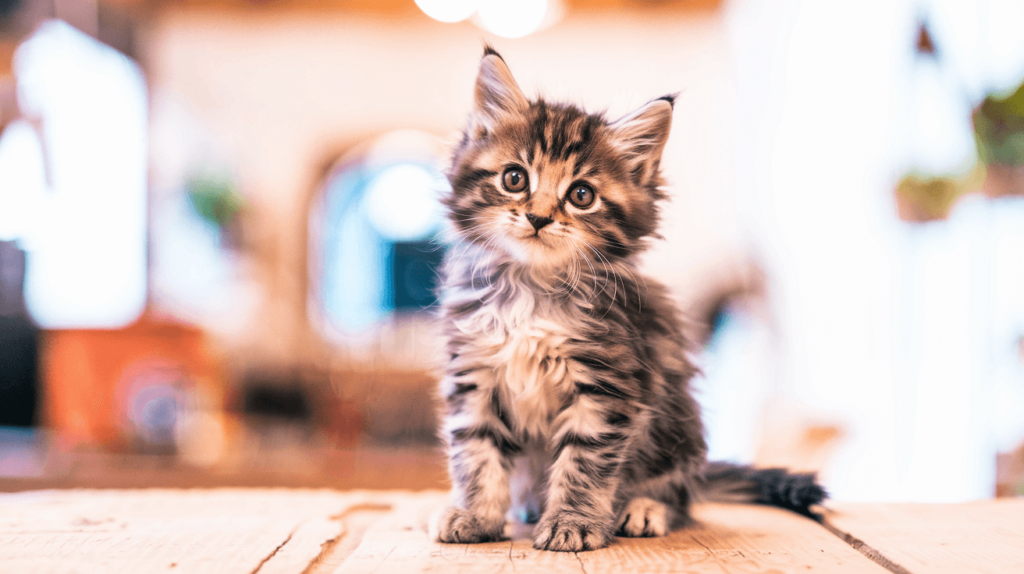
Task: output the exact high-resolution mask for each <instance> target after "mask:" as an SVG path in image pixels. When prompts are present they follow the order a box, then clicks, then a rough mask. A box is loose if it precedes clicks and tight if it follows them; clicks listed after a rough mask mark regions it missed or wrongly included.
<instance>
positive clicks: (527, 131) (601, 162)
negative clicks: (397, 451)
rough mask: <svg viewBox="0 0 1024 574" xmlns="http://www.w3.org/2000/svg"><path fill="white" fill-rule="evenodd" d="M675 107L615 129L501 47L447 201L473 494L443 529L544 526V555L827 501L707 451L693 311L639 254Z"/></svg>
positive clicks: (462, 429) (456, 431)
mask: <svg viewBox="0 0 1024 574" xmlns="http://www.w3.org/2000/svg"><path fill="white" fill-rule="evenodd" d="M672 105H673V96H665V97H662V98H658V99H656V100H653V101H651V102H649V103H648V104H646V105H644V106H643V107H641V108H640V109H639V110H637V111H635V112H633V113H632V114H630V115H628V116H626V117H625V118H622V119H620V120H618V121H615V122H609V121H607V120H606V119H605V118H604V117H602V116H601V115H595V114H588V113H586V112H584V111H582V110H580V109H578V108H576V107H574V106H571V105H564V104H552V103H548V102H545V101H544V100H542V99H537V100H535V101H530V100H528V99H527V98H526V97H525V96H524V95H523V92H522V91H520V89H519V87H518V86H517V84H516V82H515V80H514V79H513V77H512V74H511V72H510V71H509V69H508V67H507V66H506V65H505V62H504V60H503V59H502V58H501V56H500V55H498V53H497V52H495V51H494V50H493V49H491V48H489V47H488V48H486V49H485V51H484V56H483V60H482V61H481V64H480V71H479V75H478V77H477V81H476V92H475V98H474V108H473V111H472V114H471V117H470V121H469V124H468V126H467V128H466V129H465V132H464V134H463V138H462V141H461V142H460V143H459V144H458V146H457V147H456V149H455V152H454V156H453V159H452V165H451V169H450V172H449V180H450V181H451V186H452V192H451V195H450V196H448V197H447V198H446V201H445V203H446V206H447V208H448V213H449V218H450V219H451V221H452V223H453V227H454V229H455V233H456V234H457V236H458V239H459V241H460V243H459V244H458V245H457V246H456V247H455V248H453V249H452V250H450V255H449V257H448V259H447V261H446V264H445V279H444V284H443V286H442V288H441V305H442V313H443V321H444V327H445V329H446V335H447V338H448V343H447V344H448V347H447V348H448V351H449V353H450V357H451V361H450V362H449V364H448V366H447V369H446V372H445V376H444V377H443V379H442V381H441V392H442V395H443V397H444V401H445V408H446V413H445V420H444V424H443V428H442V430H441V434H442V437H443V439H444V440H445V442H446V444H447V447H448V455H449V472H450V474H451V479H452V484H453V495H454V498H455V505H454V506H452V507H450V508H447V509H445V510H443V511H441V512H440V513H438V514H436V515H435V516H434V517H433V519H432V524H431V534H432V536H433V537H434V538H435V539H436V540H439V541H442V542H460V543H466V542H483V541H489V540H496V539H500V538H502V536H503V529H504V526H505V521H506V515H507V514H509V515H511V516H512V517H513V518H518V519H520V520H523V521H525V522H533V521H538V519H539V521H538V522H537V526H536V528H535V530H534V547H536V548H538V549H547V550H561V551H578V550H590V549H595V548H601V547H603V546H605V545H607V544H608V543H609V541H610V540H611V538H612V536H613V535H616V534H618V535H621V536H661V535H664V534H666V533H667V532H668V531H669V530H670V529H671V528H673V527H675V526H680V525H683V524H685V523H686V522H687V520H688V518H689V514H688V507H689V503H690V501H691V499H692V498H693V497H694V496H697V495H700V494H701V493H705V494H707V493H708V492H711V491H715V492H718V493H719V495H725V497H727V498H730V499H732V500H745V501H749V502H762V503H768V504H776V505H779V506H783V507H786V508H790V509H793V510H796V511H798V512H802V513H804V514H809V513H810V510H809V509H808V507H809V506H810V505H812V504H816V503H818V502H820V501H821V500H822V499H823V497H824V491H823V490H822V489H821V487H820V486H818V485H816V484H815V483H814V479H813V477H812V476H810V475H790V474H787V473H785V472H784V471H781V470H776V469H772V470H754V469H749V468H745V467H736V466H730V465H724V464H710V465H709V464H707V463H706V462H705V453H706V450H707V449H706V446H705V443H704V438H703V428H702V425H701V419H700V411H699V408H698V405H697V402H696V401H695V400H694V398H693V396H692V395H691V393H690V390H689V381H690V379H691V378H692V377H693V376H694V375H695V373H696V369H695V368H694V366H693V365H692V364H691V362H690V361H689V360H688V357H687V348H686V341H685V340H684V338H683V335H682V332H681V329H680V322H679V319H678V318H677V311H676V309H675V307H674V306H673V304H672V303H671V302H670V300H669V297H668V294H667V291H666V289H665V288H664V287H663V286H661V285H659V284H657V283H655V282H654V281H652V280H650V279H645V278H642V277H641V276H640V274H639V271H638V270H637V261H636V256H637V254H638V253H640V252H641V251H642V250H643V249H644V247H645V240H646V238H649V237H653V236H654V233H655V227H656V224H657V220H658V202H659V200H661V199H663V198H664V197H665V194H664V192H663V191H662V188H661V185H662V179H661V175H660V172H659V166H658V163H659V160H660V156H661V152H662V148H663V147H664V145H665V141H666V140H667V138H668V133H669V126H670V123H671V118H672ZM720 497H721V496H720Z"/></svg>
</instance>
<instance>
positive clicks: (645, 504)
mask: <svg viewBox="0 0 1024 574" xmlns="http://www.w3.org/2000/svg"><path fill="white" fill-rule="evenodd" d="M668 522H669V521H668V507H667V506H665V505H664V504H663V503H661V502H658V501H657V500H651V499H650V498H645V497H642V496H641V497H637V498H634V499H633V500H630V501H629V504H628V505H626V509H625V510H623V511H622V517H621V518H620V519H619V532H618V534H619V536H631V537H638V536H664V535H666V534H668Z"/></svg>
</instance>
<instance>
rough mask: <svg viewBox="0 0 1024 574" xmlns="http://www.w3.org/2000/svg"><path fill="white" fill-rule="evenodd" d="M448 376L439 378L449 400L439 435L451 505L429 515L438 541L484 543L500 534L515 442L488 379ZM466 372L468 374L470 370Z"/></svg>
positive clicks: (516, 444)
mask: <svg viewBox="0 0 1024 574" xmlns="http://www.w3.org/2000/svg"><path fill="white" fill-rule="evenodd" d="M476 373H477V374H478V377H477V378H476V380H475V381H473V380H468V379H467V376H465V375H464V376H462V377H459V376H453V377H449V378H447V379H446V380H445V381H443V382H442V389H443V390H444V391H445V394H446V400H447V403H448V416H447V418H446V420H445V423H444V428H443V431H442V433H443V436H444V438H445V440H446V442H447V443H448V471H449V474H450V476H451V480H452V493H453V495H454V498H455V505H454V506H452V507H449V508H446V509H444V510H443V511H441V512H439V513H438V514H436V515H435V516H434V517H432V519H431V523H430V535H431V537H432V538H433V539H435V540H438V541H440V542H458V543H467V542H486V541H489V540H498V539H501V538H502V537H503V531H504V527H505V513H506V512H507V511H508V507H509V502H510V499H509V471H510V470H511V467H512V458H513V457H514V456H515V455H516V454H518V452H519V450H520V445H519V443H518V442H517V441H516V439H515V437H514V436H513V434H512V432H511V431H510V430H509V423H508V421H507V419H506V417H505V415H504V414H503V413H504V411H503V409H502V406H501V403H500V398H499V396H498V395H497V393H495V392H492V389H494V388H495V387H494V385H493V384H490V383H493V381H487V380H485V378H484V376H483V375H482V374H480V373H482V371H476ZM469 375H473V373H470V374H469Z"/></svg>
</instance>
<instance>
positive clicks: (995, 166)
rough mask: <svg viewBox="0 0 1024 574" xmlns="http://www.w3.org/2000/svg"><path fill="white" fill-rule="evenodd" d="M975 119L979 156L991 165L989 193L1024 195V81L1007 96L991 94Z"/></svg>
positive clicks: (988, 183)
mask: <svg viewBox="0 0 1024 574" xmlns="http://www.w3.org/2000/svg"><path fill="white" fill-rule="evenodd" d="M971 119H972V120H973V122H974V138H975V141H977V143H978V157H979V158H981V161H983V162H985V164H986V165H987V166H988V168H989V169H988V178H987V179H986V181H985V193H986V194H987V195H990V196H995V197H998V196H1003V195H1024V83H1022V84H1021V85H1020V86H1019V87H1018V88H1017V90H1016V91H1014V92H1013V93H1012V94H1010V95H1009V96H1007V97H1005V98H998V97H996V96H994V95H992V94H989V95H988V96H987V97H986V98H985V100H984V101H983V102H982V103H981V105H980V106H978V107H977V108H975V110H974V113H973V114H972V116H971Z"/></svg>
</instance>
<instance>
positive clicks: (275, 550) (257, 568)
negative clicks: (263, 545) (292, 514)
mask: <svg viewBox="0 0 1024 574" xmlns="http://www.w3.org/2000/svg"><path fill="white" fill-rule="evenodd" d="M298 529H299V527H298V526H296V527H295V528H294V529H293V530H292V531H291V532H289V533H288V538H285V539H284V542H282V543H280V544H278V545H277V548H275V549H274V550H273V552H271V553H270V554H268V555H267V556H266V557H265V558H263V560H260V563H259V564H257V565H256V568H255V569H254V570H253V571H252V572H251V573H250V574H257V572H259V571H260V568H263V565H264V564H266V563H267V562H268V561H269V560H270V559H271V558H273V557H274V555H275V554H277V553H278V552H280V551H281V549H282V548H284V545H285V544H288V542H289V541H291V539H292V536H295V531H296V530H298Z"/></svg>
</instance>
